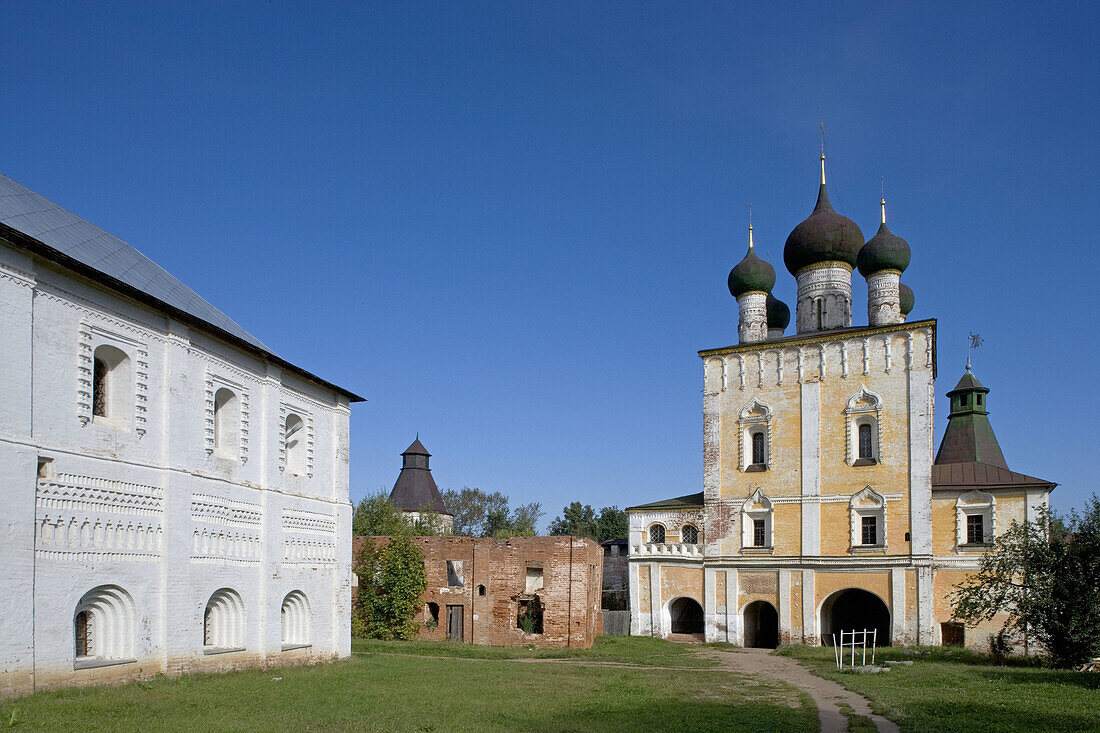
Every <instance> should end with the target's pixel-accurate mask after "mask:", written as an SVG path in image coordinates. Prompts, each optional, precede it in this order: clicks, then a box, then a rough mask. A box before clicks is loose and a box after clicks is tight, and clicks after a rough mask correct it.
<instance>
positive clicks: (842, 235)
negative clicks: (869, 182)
mask: <svg viewBox="0 0 1100 733" xmlns="http://www.w3.org/2000/svg"><path fill="white" fill-rule="evenodd" d="M822 166H823V167H822V171H823V172H822V176H821V188H820V189H818V193H817V205H816V206H814V210H813V213H812V214H810V216H809V217H808V218H807V219H806V220H805V221H803V222H802V223H801V224H799V225H798V226H796V227H795V228H794V231H792V232H791V234H790V236H788V237H787V244H786V245H784V247H783V264H785V265H786V266H787V271H788V272H790V273H791V274H792V275H797V274H798V271H799V270H801V269H802V268H804V267H807V266H808V265H816V264H817V263H819V262H846V263H847V264H849V265H851V266H852V267H855V266H856V258H857V257H858V256H859V250H860V248H861V247H862V246H863V232H861V231H860V229H859V227H858V226H856V223H855V222H854V221H852V220H851V219H849V218H848V217H846V216H841V215H840V214H838V213H836V212H835V211H833V207H832V205H831V204H830V203H829V193H828V192H827V191H826V190H825V175H824V159H823V162H822Z"/></svg>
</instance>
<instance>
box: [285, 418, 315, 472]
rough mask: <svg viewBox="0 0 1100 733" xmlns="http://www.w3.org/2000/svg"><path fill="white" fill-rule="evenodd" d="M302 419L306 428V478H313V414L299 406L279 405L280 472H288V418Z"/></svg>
mask: <svg viewBox="0 0 1100 733" xmlns="http://www.w3.org/2000/svg"><path fill="white" fill-rule="evenodd" d="M291 413H293V414H295V415H297V416H298V417H300V418H302V422H304V423H305V426H306V476H308V477H309V478H313V413H312V412H310V411H309V410H306V409H304V408H302V407H301V406H299V405H293V404H289V403H287V402H280V403H279V470H280V471H282V472H284V473H285V472H286V458H287V456H286V418H287V415H289V414H291Z"/></svg>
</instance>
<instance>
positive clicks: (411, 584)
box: [352, 534, 427, 639]
mask: <svg viewBox="0 0 1100 733" xmlns="http://www.w3.org/2000/svg"><path fill="white" fill-rule="evenodd" d="M355 574H356V575H357V576H359V598H358V602H357V603H356V605H355V610H354V614H353V619H352V621H353V623H352V626H353V627H354V628H353V632H354V633H355V635H356V636H365V637H367V638H369V639H412V638H415V636H416V622H415V621H413V617H414V616H415V615H416V612H417V611H418V610H419V609H420V594H421V593H423V592H424V589H425V588H426V587H427V579H426V577H425V575H424V554H423V553H422V552H421V551H420V548H419V547H418V546H417V545H416V543H415V542H414V541H413V539H412V537H411V536H410V535H408V534H397V535H394V536H391V537H390V538H389V541H388V542H384V543H382V544H375V543H373V542H367V543H366V544H364V545H363V548H362V549H361V550H360V552H359V556H358V557H357V558H356V560H355Z"/></svg>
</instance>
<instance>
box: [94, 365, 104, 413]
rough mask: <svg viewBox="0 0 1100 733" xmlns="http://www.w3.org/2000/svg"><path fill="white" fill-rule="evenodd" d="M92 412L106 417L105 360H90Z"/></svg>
mask: <svg viewBox="0 0 1100 733" xmlns="http://www.w3.org/2000/svg"><path fill="white" fill-rule="evenodd" d="M92 414H93V415H95V416H97V417H107V362H105V361H103V360H102V359H94V360H93V362H92Z"/></svg>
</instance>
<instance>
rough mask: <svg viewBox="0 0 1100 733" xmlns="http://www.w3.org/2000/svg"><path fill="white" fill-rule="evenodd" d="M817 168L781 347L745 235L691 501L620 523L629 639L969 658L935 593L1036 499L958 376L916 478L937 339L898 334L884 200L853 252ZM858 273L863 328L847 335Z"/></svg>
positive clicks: (850, 234) (900, 312) (764, 271)
mask: <svg viewBox="0 0 1100 733" xmlns="http://www.w3.org/2000/svg"><path fill="white" fill-rule="evenodd" d="M821 165H822V174H821V182H820V188H819V193H818V200H817V204H816V206H815V208H814V210H813V213H812V214H811V215H810V216H809V217H808V218H807V219H806V220H805V221H803V222H802V223H800V224H799V225H798V226H797V227H795V229H794V230H793V231H792V232H791V234H790V236H789V237H788V238H787V242H786V245H785V247H784V263H785V265H786V267H787V269H788V270H789V272H790V273H791V274H792V275H793V276H795V278H796V280H797V296H796V297H797V303H796V305H795V314H794V315H795V333H794V334H793V335H790V336H784V331H785V330H786V328H787V326H788V325H789V321H790V315H791V314H790V310H789V309H788V308H787V306H786V305H785V304H783V303H781V302H780V301H778V300H777V299H775V298H774V297H773V296H772V295H771V290H772V287H773V286H774V284H775V271H774V269H773V268H772V267H771V266H770V265H769V264H767V263H766V262H764V261H763V260H761V259H760V258H759V257H758V256H757V254H756V252H755V249H754V245H753V241H752V228H751V226H750V229H749V248H748V252H747V254H746V256H745V258H744V259H743V260H742V261H741V262H740V263H739V264H738V265H737V266H735V267H734V268H733V270H732V271H731V272H730V275H729V288H730V292H731V294H732V295H733V296H734V297H736V298H737V303H738V309H739V324H738V336H739V342H738V344H737V345H734V346H728V347H723V348H714V349H706V350H703V351H700V352H699V355H700V357H701V359H702V363H703V482H702V484H703V485H702V489H703V490H702V492H700V493H697V494H689V495H686V496H681V497H677V498H674V499H668V500H664V501H657V502H653V503H649V504H643V505H640V506H636V507H631V508H629V509H628V510H627V511H628V515H629V518H630V537H629V548H630V549H629V552H630V556H629V558H630V577H629V582H630V598H631V633H632V634H642V635H653V636H661V637H669V636H671V635H674V634H678V633H686V634H695V635H702V636H703V637H704V638H705V639H706V640H708V641H725V642H731V643H734V644H739V645H745V646H775V645H776V644H778V643H791V642H793V643H807V644H817V643H822V642H824V643H831V641H832V639H833V635H834V634H836V635H839V633H840V632H841V631H847V630H863V629H867V630H870V631H872V632H873V633H874V634H875V639H876V640H877V643H879V644H884V643H885V644H890V643H893V644H917V643H919V644H940V643H949V644H965V645H968V646H981V645H984V644H985V643H986V640H987V638H988V634H989V633H990V632H991V631H993V630H996V629H997V628H999V625H996V624H991V625H989V626H988V627H982V628H978V629H973V628H972V629H966V628H963V627H961V626H960V625H958V624H956V623H955V622H954V621H953V620H952V619H951V611H950V604H949V600H948V596H949V593H950V590H951V587H952V586H953V585H954V584H955V583H957V582H959V581H960V580H962V579H963V578H965V577H966V575H967V573H969V572H973V570H975V569H976V568H977V562H978V559H979V558H980V556H981V553H983V552H985V551H986V550H988V548H989V546H990V543H991V542H992V540H993V538H994V537H995V536H996V534H997V532H998V530H999V529H1001V528H1003V527H1007V526H1008V524H1009V523H1010V522H1011V521H1012V520H1019V521H1025V520H1030V519H1034V518H1035V517H1036V516H1037V512H1038V511H1039V510H1040V508H1042V507H1045V506H1046V505H1047V501H1048V496H1049V492H1050V490H1051V489H1053V487H1054V484H1053V483H1051V482H1048V481H1044V480H1041V479H1035V478H1032V477H1028V476H1024V475H1022V474H1017V473H1014V472H1012V471H1009V470H1008V468H1007V465H1005V463H1004V459H1003V457H1002V456H1001V454H1000V449H999V448H996V450H995V451H994V450H993V448H994V447H996V439H995V438H994V437H993V433H992V428H990V427H989V423H988V417H987V416H988V412H987V411H986V405H985V404H984V402H983V398H984V395H985V394H986V393H987V392H988V390H985V388H984V387H982V386H981V385H980V383H978V382H977V379H976V378H974V377H973V375H972V374H971V373H970V371H969V365H968V366H967V375H966V376H964V378H963V380H962V381H960V383H959V386H957V387H956V388H955V389H954V390H952V391H951V392H949V393H948V394H949V395H951V396H952V415H951V418H950V423H949V428H948V431H947V434H946V435H945V438H944V446H943V447H941V449H940V451H939V453H938V454H937V456H936V459H935V461H934V460H933V445H932V443H933V427H934V421H933V420H934V395H935V380H936V369H937V364H936V321H935V320H932V319H924V320H909V319H908V315H909V313H910V311H911V310H912V308H913V293H912V291H911V290H909V288H908V287H906V286H905V285H904V284H902V283H901V282H900V276H901V274H902V272H903V271H904V270H905V269H906V267H907V266H908V264H909V260H910V250H909V246H908V244H907V243H906V242H905V241H904V240H903V239H901V238H900V237H897V236H895V235H894V234H893V233H892V232H890V230H889V228H888V227H887V226H886V217H885V201H883V202H882V207H883V213H882V222H881V226H880V228H879V231H878V232H877V233H876V235H875V236H874V237H872V238H871V239H870V240H869V241H866V242H865V241H864V237H863V234H862V232H861V231H860V229H859V227H858V226H857V225H856V224H855V223H854V222H852V221H851V220H850V219H847V218H846V217H844V216H842V215H840V214H838V213H837V212H835V211H834V210H833V208H832V206H831V204H830V202H829V198H828V193H827V190H826V186H825V161H824V156H822V161H821ZM857 268H858V270H859V272H860V274H861V275H863V276H864V277H865V278H866V279H867V285H868V303H867V314H868V323H867V325H865V326H858V325H857V326H853V325H852V309H853V304H852V291H851V278H852V274H853V271H854V270H855V269H857ZM983 390H984V391H983ZM990 443H991V445H990ZM994 454H995V455H994Z"/></svg>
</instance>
